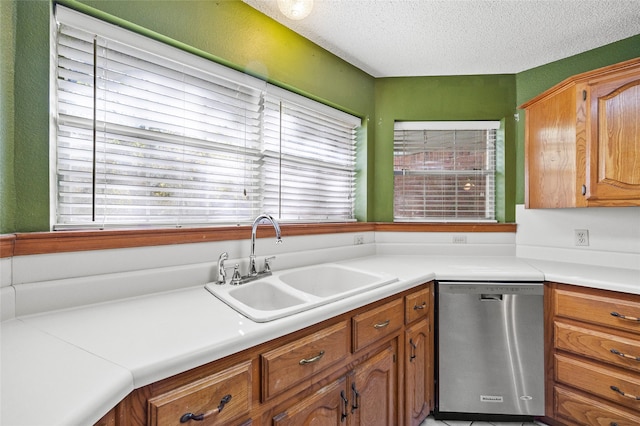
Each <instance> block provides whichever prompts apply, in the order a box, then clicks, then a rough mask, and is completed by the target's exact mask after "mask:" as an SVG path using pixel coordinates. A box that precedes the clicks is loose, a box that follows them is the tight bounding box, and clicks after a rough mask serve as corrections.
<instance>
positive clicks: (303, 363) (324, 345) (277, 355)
mask: <svg viewBox="0 0 640 426" xmlns="http://www.w3.org/2000/svg"><path fill="white" fill-rule="evenodd" d="M349 342H350V336H349V327H348V325H347V322H346V321H342V322H339V323H337V324H333V325H331V326H329V327H326V328H324V329H322V330H320V331H317V332H315V333H311V334H309V335H308V336H305V337H303V338H302V339H298V340H295V341H293V342H291V343H289V344H286V345H282V346H280V347H278V348H276V349H274V350H272V351H269V352H266V353H264V354H262V355H261V356H260V358H261V361H262V362H261V363H262V381H263V384H262V396H263V398H262V399H263V400H268V399H269V398H271V397H273V396H274V395H277V394H279V393H281V392H282V391H284V390H286V389H289V388H290V387H291V386H293V385H296V384H298V383H300V382H301V381H303V380H305V379H308V378H309V377H311V376H313V375H314V374H316V373H318V372H319V371H321V370H324V369H326V368H327V367H329V366H331V365H333V364H335V363H336V362H338V361H341V360H343V359H345V358H346V357H347V354H348V353H349Z"/></svg>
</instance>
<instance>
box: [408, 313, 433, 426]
mask: <svg viewBox="0 0 640 426" xmlns="http://www.w3.org/2000/svg"><path fill="white" fill-rule="evenodd" d="M405 342H406V345H407V354H406V356H405V365H406V367H405V375H404V385H405V391H404V394H405V407H406V411H405V419H406V420H405V423H406V424H407V425H408V426H418V425H420V423H422V421H423V420H424V418H425V417H426V416H427V415H428V414H429V412H430V411H431V410H432V409H433V393H432V392H431V384H432V383H433V374H434V371H433V368H434V367H433V363H432V361H431V360H432V356H433V355H432V354H433V343H432V340H431V327H430V323H429V322H428V321H419V322H417V323H416V324H413V325H412V326H411V327H409V328H408V329H407V331H406V337H405Z"/></svg>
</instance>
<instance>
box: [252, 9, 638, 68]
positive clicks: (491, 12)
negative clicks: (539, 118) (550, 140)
mask: <svg viewBox="0 0 640 426" xmlns="http://www.w3.org/2000/svg"><path fill="white" fill-rule="evenodd" d="M243 1H244V2H245V3H247V4H248V5H250V6H252V7H254V8H255V9H257V10H259V11H260V12H262V13H264V14H265V15H267V16H269V17H271V18H273V19H275V20H276V21H278V22H280V23H282V24H283V25H285V26H287V27H289V28H290V29H292V30H293V31H295V32H297V33H299V34H301V35H302V36H304V37H306V38H307V39H309V40H311V41H313V42H314V43H316V44H318V45H320V46H322V47H323V48H325V49H326V50H328V51H330V52H332V53H333V54H335V55H336V56H339V57H340V58H342V59H344V60H345V61H347V62H349V63H351V64H353V65H354V66H356V67H358V68H360V69H362V70H363V71H365V72H367V73H368V74H370V75H372V76H374V77H398V76H433V75H465V74H512V73H517V72H521V71H524V70H527V69H531V68H534V67H537V66H539V65H544V64H547V63H549V62H553V61H556V60H559V59H563V58H566V57H569V56H572V55H575V54H578V53H581V52H584V51H587V50H591V49H594V48H596V47H600V46H603V45H605V44H609V43H613V42H615V41H618V40H622V39H624V38H627V37H631V36H633V35H636V34H640V0H315V1H314V8H313V10H312V12H311V14H310V15H309V16H308V17H307V18H305V19H303V20H301V21H292V20H289V19H287V18H286V17H284V15H282V13H281V12H280V11H279V10H278V6H277V0H243Z"/></svg>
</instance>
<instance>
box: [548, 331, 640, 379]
mask: <svg viewBox="0 0 640 426" xmlns="http://www.w3.org/2000/svg"><path fill="white" fill-rule="evenodd" d="M554 340H555V341H554V344H555V347H556V348H558V349H562V350H565V351H569V352H573V353H576V354H579V355H584V356H587V357H589V358H593V359H596V360H600V361H605V362H608V363H611V364H615V365H618V366H620V367H624V368H628V369H630V370H634V371H636V372H639V373H640V339H639V340H636V339H631V338H627V337H624V336H621V335H618V334H615V333H605V332H601V331H597V330H592V329H589V328H584V327H580V326H576V325H573V324H566V323H563V322H561V321H556V322H555V323H554Z"/></svg>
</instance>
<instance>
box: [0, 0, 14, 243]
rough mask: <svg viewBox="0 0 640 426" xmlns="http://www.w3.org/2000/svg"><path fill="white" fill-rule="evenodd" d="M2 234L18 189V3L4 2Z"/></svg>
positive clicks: (10, 225)
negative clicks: (16, 176)
mask: <svg viewBox="0 0 640 426" xmlns="http://www.w3.org/2000/svg"><path fill="white" fill-rule="evenodd" d="M0 28H1V29H2V30H1V31H0V93H1V94H2V95H0V233H2V230H4V229H14V227H15V223H14V218H15V208H16V187H15V180H14V173H13V157H14V153H13V152H14V145H13V141H14V134H15V133H14V119H15V108H14V102H15V96H14V87H13V82H14V75H15V73H14V70H15V59H16V55H15V53H16V49H15V47H16V46H15V44H16V40H15V34H16V32H15V28H16V3H14V2H9V1H0Z"/></svg>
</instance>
